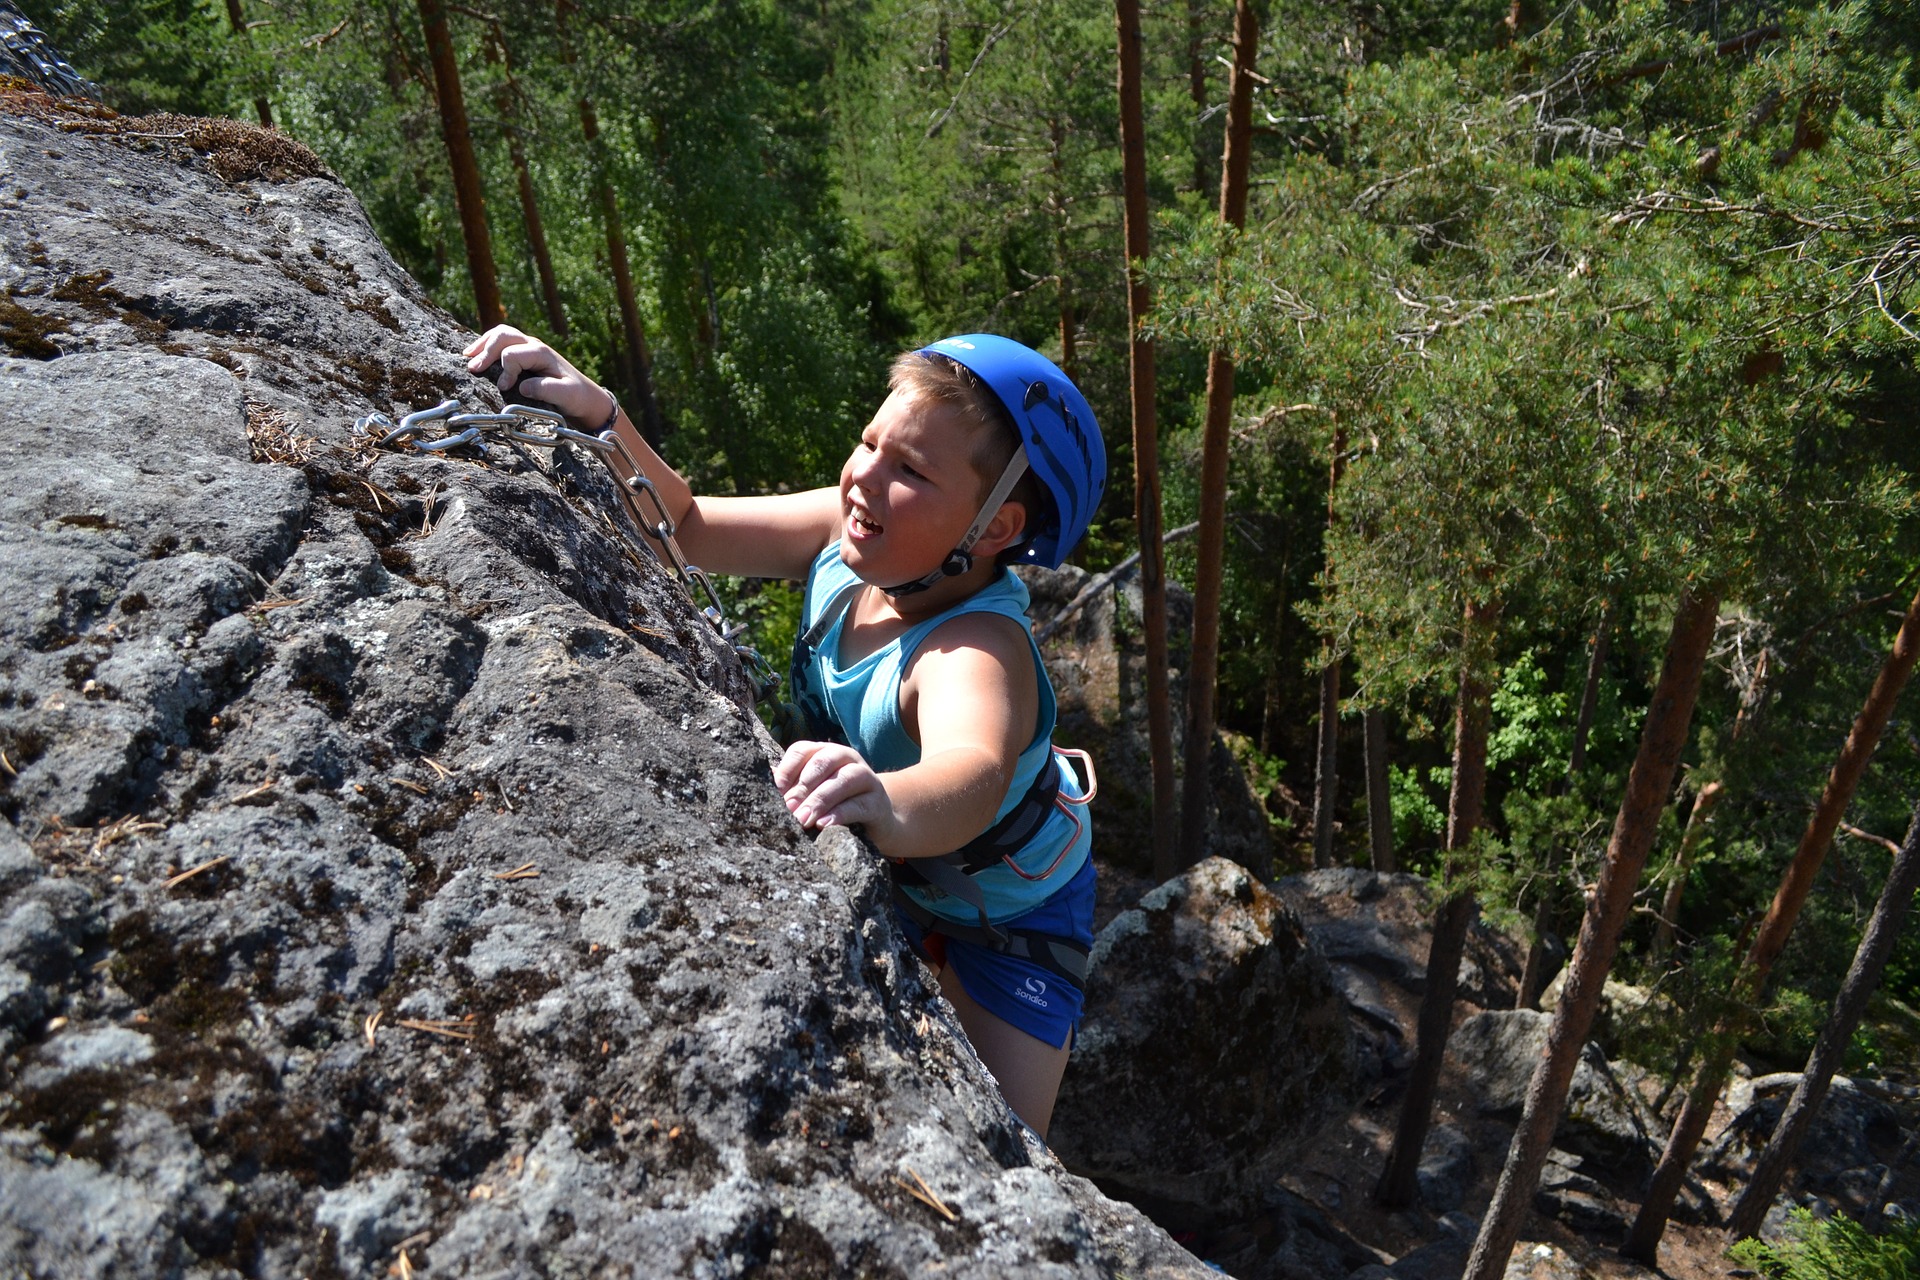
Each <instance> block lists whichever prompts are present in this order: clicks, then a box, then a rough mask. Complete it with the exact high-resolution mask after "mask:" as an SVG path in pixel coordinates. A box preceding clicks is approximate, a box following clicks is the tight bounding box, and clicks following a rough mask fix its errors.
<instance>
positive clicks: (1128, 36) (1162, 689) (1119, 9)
mask: <svg viewBox="0 0 1920 1280" xmlns="http://www.w3.org/2000/svg"><path fill="white" fill-rule="evenodd" d="M1114 19H1115V22H1116V23H1117V25H1118V27H1119V36H1120V154H1121V167H1122V173H1123V178H1122V181H1123V183H1124V186H1125V191H1126V199H1125V204H1124V213H1123V216H1124V219H1125V223H1126V238H1127V332H1128V334H1129V335H1130V336H1131V341H1130V342H1129V345H1128V371H1129V375H1130V376H1129V389H1130V392H1131V399H1132V408H1133V514H1134V523H1135V524H1136V525H1137V526H1138V527H1139V530H1140V612H1141V614H1142V617H1141V625H1142V626H1143V628H1144V629H1145V631H1146V648H1147V746H1148V754H1149V755H1150V756H1151V757H1152V762H1153V873H1154V876H1155V878H1157V879H1160V880H1166V879H1168V878H1169V877H1171V876H1172V875H1173V874H1174V873H1175V872H1176V871H1178V870H1179V867H1178V865H1177V858H1176V845H1175V843H1174V837H1175V834H1176V832H1177V831H1178V826H1177V815H1176V814H1175V812H1174V785H1173V711H1172V704H1171V701H1170V698H1169V694H1168V688H1167V686H1168V679H1167V558H1166V552H1165V549H1164V547H1163V546H1162V543H1161V530H1162V529H1163V527H1164V526H1163V524H1162V522H1161V521H1162V513H1161V509H1160V425H1159V418H1158V411H1157V408H1156V406H1155V403H1154V392H1155V386H1154V381H1155V379H1154V360H1153V343H1152V342H1151V341H1149V340H1148V339H1147V338H1146V337H1145V336H1144V334H1143V332H1142V331H1143V328H1144V326H1145V323H1146V316H1147V312H1148V310H1150V309H1151V307H1152V305H1153V298H1152V294H1151V292H1150V291H1149V289H1148V288H1147V282H1146V279H1145V277H1144V276H1143V275H1142V268H1143V267H1144V265H1145V263H1146V260H1147V227H1148V217H1147V144H1146V126H1145V124H1144V121H1143V116H1142V112H1141V106H1140V55H1141V36H1140V0H1114Z"/></svg>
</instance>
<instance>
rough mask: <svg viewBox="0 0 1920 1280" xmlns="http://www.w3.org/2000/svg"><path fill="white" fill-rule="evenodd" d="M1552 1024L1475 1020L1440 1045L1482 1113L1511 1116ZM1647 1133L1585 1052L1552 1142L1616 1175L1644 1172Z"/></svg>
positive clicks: (1623, 1093) (1644, 1122)
mask: <svg viewBox="0 0 1920 1280" xmlns="http://www.w3.org/2000/svg"><path fill="white" fill-rule="evenodd" d="M1551 1023H1552V1018H1551V1017H1550V1016H1549V1015H1547V1014H1544V1013H1540V1012H1537V1011H1535V1010H1531V1009H1513V1010H1504V1011H1497V1012H1489V1013H1477V1014H1474V1015H1473V1016H1472V1017H1470V1018H1468V1019H1467V1020H1466V1021H1465V1022H1463V1023H1461V1024H1460V1026H1459V1028H1458V1029H1456V1030H1455V1031H1454V1033H1453V1036H1452V1038H1451V1039H1450V1040H1448V1042H1447V1053H1448V1056H1449V1057H1451V1058H1452V1059H1453V1060H1454V1061H1455V1062H1456V1063H1457V1064H1458V1065H1459V1068H1460V1070H1461V1071H1462V1072H1464V1073H1465V1078H1466V1081H1467V1083H1468V1086H1469V1088H1470V1089H1471V1090H1472V1091H1473V1093H1474V1095H1475V1096H1476V1097H1478V1098H1479V1100H1480V1108H1481V1110H1482V1111H1484V1112H1487V1113H1489V1114H1492V1115H1499V1116H1518V1115H1519V1113H1520V1108H1521V1106H1522V1105H1523V1104H1524V1103H1525V1101H1526V1092H1527V1084H1528V1082H1529V1081H1530V1080H1531V1079H1532V1076H1533V1069H1534V1066H1535V1064H1536V1063H1538V1061H1539V1060H1540V1053H1541V1049H1542V1047H1543V1046H1544V1045H1545V1043H1546V1036H1547V1028H1548V1027H1549V1026H1550V1025H1551ZM1653 1130H1654V1126H1653V1125H1652V1124H1651V1123H1650V1119H1649V1117H1648V1116H1647V1115H1646V1114H1645V1108H1644V1105H1643V1104H1642V1103H1641V1101H1640V1099H1639V1098H1638V1097H1636V1096H1635V1095H1634V1094H1633V1093H1632V1092H1631V1091H1629V1090H1628V1089H1627V1088H1626V1087H1625V1086H1624V1085H1622V1084H1621V1083H1620V1081H1619V1079H1618V1078H1616V1077H1615V1075H1614V1074H1613V1072H1612V1070H1611V1068H1609V1066H1608V1064H1607V1058H1606V1055H1605V1054H1604V1053H1602V1052H1601V1051H1600V1048H1599V1046H1598V1045H1594V1044H1589V1045H1587V1046H1586V1048H1585V1049H1584V1050H1583V1051H1582V1053H1581V1055H1580V1061H1579V1063H1578V1065H1576V1066H1575V1068H1574V1074H1573V1082H1572V1084H1571V1086H1570V1087H1569V1089H1568V1093H1567V1104H1566V1109H1565V1112H1564V1113H1563V1114H1562V1116H1561V1118H1560V1124H1559V1127H1558V1128H1556V1129H1555V1130H1554V1141H1555V1142H1556V1143H1558V1144H1559V1145H1560V1146H1562V1147H1564V1148H1566V1149H1567V1150H1569V1151H1573V1152H1576V1153H1578V1154H1581V1155H1586V1156H1592V1157H1594V1158H1595V1159H1598V1160H1603V1161H1606V1162H1607V1163H1608V1165H1609V1166H1610V1167H1612V1168H1613V1169H1615V1170H1618V1171H1621V1172H1623V1173H1632V1172H1634V1171H1636V1170H1639V1169H1642V1168H1645V1167H1650V1164H1651V1161H1652V1159H1653V1157H1654V1156H1655V1155H1657V1154H1658V1147H1657V1145H1656V1142H1655V1140H1654V1138H1653V1137H1652V1132H1653Z"/></svg>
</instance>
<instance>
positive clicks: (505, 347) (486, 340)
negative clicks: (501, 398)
mask: <svg viewBox="0 0 1920 1280" xmlns="http://www.w3.org/2000/svg"><path fill="white" fill-rule="evenodd" d="M461 354H462V355H464V356H466V357H467V371H468V372H469V373H476V374H477V373H483V372H485V373H492V372H493V368H492V366H495V365H498V366H499V375H498V383H497V385H498V386H499V388H500V390H501V391H503V392H512V393H514V394H515V395H517V396H518V397H520V398H521V399H525V400H537V401H539V402H540V403H542V404H550V405H552V406H553V407H554V408H556V409H558V410H559V411H560V412H561V413H564V414H566V415H567V416H568V417H569V418H572V419H574V420H576V421H579V422H586V423H593V424H597V423H599V422H601V421H603V420H605V418H606V417H607V413H608V409H609V406H610V405H611V404H612V403H613V398H612V397H611V396H610V395H608V394H607V392H606V391H604V390H602V389H601V388H600V386H599V385H598V384H596V383H595V382H594V381H593V379H591V378H589V377H587V375H586V374H584V373H581V372H580V371H579V370H578V369H576V368H574V367H573V366H572V365H571V364H568V363H567V360H566V357H564V356H562V355H561V354H560V353H559V352H558V351H555V350H554V349H553V348H552V347H550V346H548V345H547V344H546V343H544V342H542V341H540V339H538V338H530V337H528V336H527V335H526V334H524V333H522V332H520V330H518V329H516V328H514V327H513V326H512V325H505V324H503V325H496V326H494V327H493V328H491V329H489V330H487V331H486V332H485V333H483V334H481V335H480V336H479V337H477V338H475V339H474V340H473V341H472V342H471V343H469V344H468V345H467V348H466V350H464V351H462V352H461Z"/></svg>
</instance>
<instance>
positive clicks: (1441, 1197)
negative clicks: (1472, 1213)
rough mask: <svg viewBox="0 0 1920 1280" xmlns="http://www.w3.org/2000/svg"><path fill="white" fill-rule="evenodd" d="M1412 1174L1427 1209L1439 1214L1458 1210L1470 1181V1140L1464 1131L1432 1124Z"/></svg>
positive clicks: (1471, 1169)
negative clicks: (1415, 1169)
mask: <svg viewBox="0 0 1920 1280" xmlns="http://www.w3.org/2000/svg"><path fill="white" fill-rule="evenodd" d="M1415 1177H1416V1178H1417V1179H1418V1181H1419V1184H1420V1200H1421V1202H1422V1203H1423V1204H1425V1205H1426V1206H1427V1208H1429V1209H1431V1210H1433V1212H1435V1213H1438V1214H1446V1213H1448V1212H1449V1211H1450V1210H1458V1209H1459V1208H1460V1205H1461V1204H1462V1203H1463V1202H1464V1201H1465V1200H1466V1197H1467V1188H1468V1187H1469V1186H1471V1185H1472V1183H1473V1143H1472V1141H1471V1140H1470V1139H1468V1137H1467V1135H1466V1133H1465V1131H1464V1130H1462V1129H1461V1128H1460V1127H1459V1126H1458V1125H1453V1124H1445V1123H1441V1124H1436V1125H1434V1126H1433V1127H1432V1129H1430V1130H1429V1131H1428V1133H1427V1144H1426V1146H1425V1148H1424V1149H1423V1150H1422V1151H1421V1153H1420V1164H1419V1168H1418V1170H1417V1171H1416V1173H1415Z"/></svg>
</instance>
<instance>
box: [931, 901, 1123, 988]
mask: <svg viewBox="0 0 1920 1280" xmlns="http://www.w3.org/2000/svg"><path fill="white" fill-rule="evenodd" d="M893 900H894V903H895V905H897V906H898V907H899V908H900V910H901V911H903V912H904V913H906V916H907V918H908V919H909V920H912V921H913V922H914V924H916V925H918V926H919V927H920V929H921V931H922V932H924V933H938V934H941V935H943V936H945V937H948V938H957V939H959V940H960V941H961V942H971V943H974V944H976V945H978V946H984V947H989V948H991V949H993V950H995V951H998V952H1000V953H1001V954H1002V955H1009V956H1015V957H1017V958H1019V959H1021V960H1027V961H1031V962H1032V963H1034V964H1037V965H1039V966H1040V967H1041V968H1042V969H1045V970H1047V971H1048V972H1049V973H1053V974H1056V975H1058V976H1060V977H1062V978H1065V979H1066V980H1067V981H1068V982H1071V983H1072V984H1073V985H1074V986H1076V987H1081V988H1084V987H1085V986H1086V983H1087V949H1086V948H1085V947H1083V946H1081V945H1080V944H1079V943H1077V942H1075V941H1074V940H1073V939H1071V938H1062V937H1060V936H1059V935H1057V934H1051V933H1040V932H1038V931H1036V930H1028V929H996V928H994V927H992V926H990V925H989V926H985V927H978V926H974V925H968V924H956V923H954V922H953V921H951V920H948V919H946V918H945V917H943V916H937V915H935V914H933V912H931V911H929V910H927V909H926V908H925V907H923V906H921V905H920V904H919V903H917V902H915V901H914V900H913V899H912V898H909V897H908V896H907V895H906V894H904V893H901V892H900V890H899V888H898V887H897V886H896V887H895V889H894V893H893Z"/></svg>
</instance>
